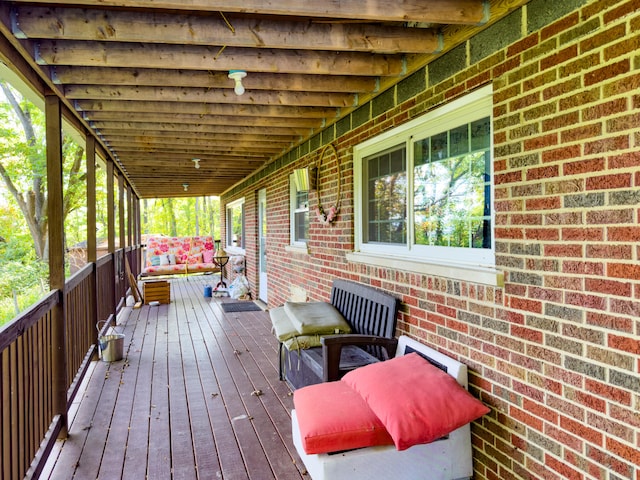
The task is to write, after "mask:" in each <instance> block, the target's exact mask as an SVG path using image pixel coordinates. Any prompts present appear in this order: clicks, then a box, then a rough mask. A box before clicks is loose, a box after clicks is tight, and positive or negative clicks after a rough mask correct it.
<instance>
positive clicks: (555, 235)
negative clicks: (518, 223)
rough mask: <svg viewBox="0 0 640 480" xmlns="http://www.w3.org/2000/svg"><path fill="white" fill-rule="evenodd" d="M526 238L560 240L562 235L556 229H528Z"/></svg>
mask: <svg viewBox="0 0 640 480" xmlns="http://www.w3.org/2000/svg"><path fill="white" fill-rule="evenodd" d="M525 238H526V239H528V240H558V239H559V238H560V235H559V231H558V229H556V228H527V229H526V230H525Z"/></svg>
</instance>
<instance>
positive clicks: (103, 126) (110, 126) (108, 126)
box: [91, 122, 309, 136]
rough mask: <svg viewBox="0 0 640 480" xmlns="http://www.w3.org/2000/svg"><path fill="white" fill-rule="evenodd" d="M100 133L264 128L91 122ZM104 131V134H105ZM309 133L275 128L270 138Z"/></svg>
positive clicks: (258, 130) (256, 129)
mask: <svg viewBox="0 0 640 480" xmlns="http://www.w3.org/2000/svg"><path fill="white" fill-rule="evenodd" d="M91 123H92V126H93V127H94V128H96V129H97V130H98V131H99V132H101V133H103V134H105V132H108V133H109V134H114V133H117V132H118V131H120V130H132V131H135V130H138V131H140V130H158V131H163V132H182V131H188V132H210V133H248V134H253V135H256V134H257V135H259V134H260V133H262V134H264V128H263V127H254V126H240V125H192V126H189V127H188V129H187V127H185V126H184V125H181V124H179V123H150V124H147V123H133V122H119V123H116V122H108V123H107V122H91ZM103 130H104V132H103ZM307 133H309V130H308V129H306V128H296V127H274V128H270V129H269V136H279V135H285V136H299V135H304V134H307Z"/></svg>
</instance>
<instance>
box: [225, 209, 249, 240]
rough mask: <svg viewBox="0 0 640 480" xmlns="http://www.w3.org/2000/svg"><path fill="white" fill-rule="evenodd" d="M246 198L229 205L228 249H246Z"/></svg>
mask: <svg viewBox="0 0 640 480" xmlns="http://www.w3.org/2000/svg"><path fill="white" fill-rule="evenodd" d="M244 238H245V236H244V198H241V199H240V200H236V201H234V202H231V203H228V204H227V248H229V247H231V249H234V248H237V249H244Z"/></svg>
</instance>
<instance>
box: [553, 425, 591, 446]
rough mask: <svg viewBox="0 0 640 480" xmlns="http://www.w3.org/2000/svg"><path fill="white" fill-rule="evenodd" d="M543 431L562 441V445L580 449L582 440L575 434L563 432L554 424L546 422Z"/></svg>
mask: <svg viewBox="0 0 640 480" xmlns="http://www.w3.org/2000/svg"><path fill="white" fill-rule="evenodd" d="M544 433H545V434H546V435H548V436H549V437H551V438H553V439H554V440H557V441H558V442H560V443H562V444H563V445H566V446H568V447H569V448H573V449H574V450H577V451H580V450H582V446H583V444H584V442H583V441H582V439H581V438H578V437H576V436H575V435H572V434H570V433H569V432H565V431H564V430H562V429H561V428H558V427H556V426H555V425H550V424H546V425H545V429H544Z"/></svg>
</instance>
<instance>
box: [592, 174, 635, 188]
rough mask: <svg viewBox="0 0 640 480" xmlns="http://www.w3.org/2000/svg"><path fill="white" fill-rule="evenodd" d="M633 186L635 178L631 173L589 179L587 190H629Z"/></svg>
mask: <svg viewBox="0 0 640 480" xmlns="http://www.w3.org/2000/svg"><path fill="white" fill-rule="evenodd" d="M631 186H633V178H632V176H631V174H630V173H620V174H617V175H601V176H598V177H591V178H588V179H587V184H586V189H587V190H609V189H612V188H629V187H631Z"/></svg>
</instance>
